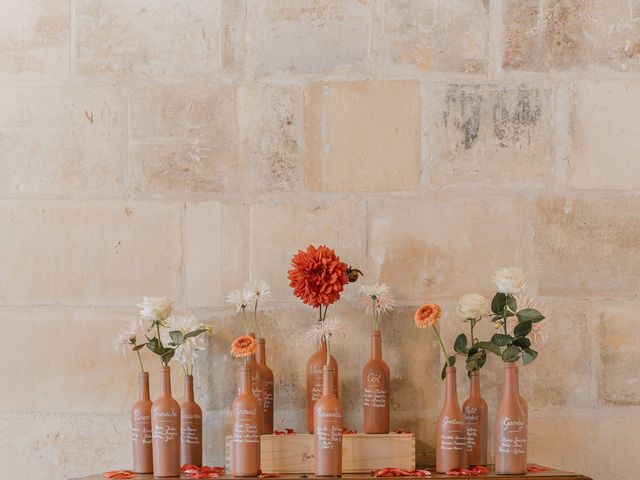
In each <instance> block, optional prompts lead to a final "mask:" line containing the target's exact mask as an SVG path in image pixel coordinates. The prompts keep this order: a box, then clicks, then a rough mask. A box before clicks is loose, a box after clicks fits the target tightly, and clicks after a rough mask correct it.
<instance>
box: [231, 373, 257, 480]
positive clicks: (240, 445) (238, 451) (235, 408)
mask: <svg viewBox="0 0 640 480" xmlns="http://www.w3.org/2000/svg"><path fill="white" fill-rule="evenodd" d="M231 410H232V413H233V436H232V444H233V453H232V459H233V460H232V464H231V471H232V474H233V476H234V477H256V476H257V475H258V471H259V470H260V431H259V419H260V417H261V410H260V403H259V402H258V400H257V399H256V397H254V396H253V393H252V390H251V369H250V368H249V366H248V365H242V366H241V367H240V393H239V394H238V396H237V397H236V399H235V400H234V401H233V405H232V407H231Z"/></svg>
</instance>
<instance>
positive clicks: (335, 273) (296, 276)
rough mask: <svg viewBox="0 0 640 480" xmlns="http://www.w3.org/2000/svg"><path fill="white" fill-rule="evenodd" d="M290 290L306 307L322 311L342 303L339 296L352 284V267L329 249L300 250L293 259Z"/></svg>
mask: <svg viewBox="0 0 640 480" xmlns="http://www.w3.org/2000/svg"><path fill="white" fill-rule="evenodd" d="M291 265H292V266H293V269H291V270H289V272H288V273H289V276H288V278H289V286H290V287H292V288H293V294H294V295H295V296H296V297H298V298H300V299H301V300H302V301H303V302H304V303H306V304H307V305H311V306H312V307H314V308H315V307H319V306H320V305H324V306H325V307H326V306H327V305H331V304H332V303H334V302H336V301H338V300H339V299H340V292H341V291H342V290H343V289H344V285H345V284H346V283H348V282H349V277H348V275H347V273H348V269H349V266H348V265H347V264H346V263H343V262H341V261H340V257H338V256H337V255H336V252H335V251H334V250H332V249H330V248H329V247H326V246H324V245H320V246H319V247H317V248H316V247H314V246H313V245H309V246H308V247H307V250H306V251H303V250H298V253H297V254H295V255H294V256H293V258H292V259H291Z"/></svg>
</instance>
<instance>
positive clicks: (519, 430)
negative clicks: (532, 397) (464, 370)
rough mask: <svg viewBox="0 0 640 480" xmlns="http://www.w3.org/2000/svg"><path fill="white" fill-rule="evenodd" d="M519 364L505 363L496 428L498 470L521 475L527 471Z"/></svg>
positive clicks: (525, 431) (495, 442) (495, 449)
mask: <svg viewBox="0 0 640 480" xmlns="http://www.w3.org/2000/svg"><path fill="white" fill-rule="evenodd" d="M517 369H518V367H517V366H516V364H515V363H513V362H505V364H504V385H503V387H502V398H501V400H500V405H499V406H498V412H497V413H496V420H495V424H494V430H493V441H494V447H493V450H494V457H495V460H494V461H495V466H496V473H499V474H509V475H521V474H524V473H526V472H527V422H526V418H525V416H524V413H523V411H522V406H521V405H520V399H519V394H518V373H517Z"/></svg>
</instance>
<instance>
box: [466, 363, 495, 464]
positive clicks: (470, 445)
mask: <svg viewBox="0 0 640 480" xmlns="http://www.w3.org/2000/svg"><path fill="white" fill-rule="evenodd" d="M469 380H470V391H469V398H468V399H467V401H466V402H464V405H463V406H462V413H463V414H464V422H465V425H466V427H467V462H469V465H486V464H487V441H488V440H487V438H488V433H489V426H488V422H489V412H488V408H487V402H485V401H484V399H483V398H482V397H481V396H480V370H473V371H472V372H471V373H470V374H469Z"/></svg>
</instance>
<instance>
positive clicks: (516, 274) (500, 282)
mask: <svg viewBox="0 0 640 480" xmlns="http://www.w3.org/2000/svg"><path fill="white" fill-rule="evenodd" d="M493 283H494V284H495V286H496V288H497V289H498V292H500V293H506V294H511V295H513V294H516V293H520V292H522V291H523V290H524V289H525V288H527V285H528V283H527V277H526V276H525V274H524V270H522V269H521V268H519V267H502V268H498V269H497V270H496V271H495V273H494V274H493Z"/></svg>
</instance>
